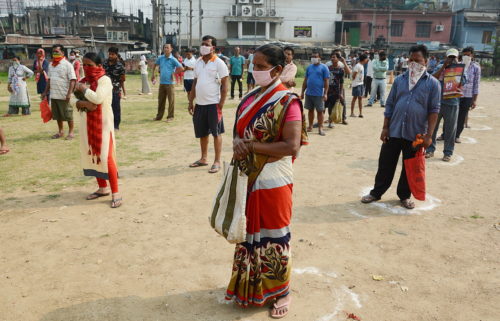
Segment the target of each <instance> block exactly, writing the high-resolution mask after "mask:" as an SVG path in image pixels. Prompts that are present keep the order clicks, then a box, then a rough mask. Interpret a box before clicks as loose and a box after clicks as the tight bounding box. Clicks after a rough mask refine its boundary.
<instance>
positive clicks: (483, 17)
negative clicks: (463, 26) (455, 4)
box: [464, 12, 498, 23]
mask: <svg viewBox="0 0 500 321" xmlns="http://www.w3.org/2000/svg"><path fill="white" fill-rule="evenodd" d="M464 17H465V20H467V21H468V22H485V23H496V22H497V21H498V13H494V12H464Z"/></svg>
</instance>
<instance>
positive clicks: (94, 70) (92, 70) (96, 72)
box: [83, 66, 106, 80]
mask: <svg viewBox="0 0 500 321" xmlns="http://www.w3.org/2000/svg"><path fill="white" fill-rule="evenodd" d="M83 71H84V72H85V77H86V78H87V79H88V80H92V79H98V78H100V77H101V76H103V75H104V74H105V73H106V72H105V71H104V68H102V67H98V66H83Z"/></svg>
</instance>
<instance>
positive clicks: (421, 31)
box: [415, 21, 432, 38]
mask: <svg viewBox="0 0 500 321" xmlns="http://www.w3.org/2000/svg"><path fill="white" fill-rule="evenodd" d="M431 27H432V22H430V21H417V30H416V33H415V37H417V38H429V37H430V36H431Z"/></svg>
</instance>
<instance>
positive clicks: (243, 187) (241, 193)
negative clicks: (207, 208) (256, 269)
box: [210, 160, 248, 244]
mask: <svg viewBox="0 0 500 321" xmlns="http://www.w3.org/2000/svg"><path fill="white" fill-rule="evenodd" d="M247 184H248V176H247V175H246V174H244V173H243V172H242V171H241V170H240V169H239V168H238V162H237V161H234V160H233V161H231V163H230V164H227V163H224V176H223V178H222V181H221V183H220V185H219V188H218V190H217V194H216V195H215V199H214V202H213V207H212V214H211V216H210V225H211V226H212V228H214V229H215V231H216V232H217V233H219V234H220V235H222V236H223V237H224V238H225V239H226V240H227V241H228V242H229V243H233V244H234V243H241V242H244V241H246V234H247V231H246V225H247V222H246V216H245V209H246V203H247Z"/></svg>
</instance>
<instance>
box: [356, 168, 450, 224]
mask: <svg viewBox="0 0 500 321" xmlns="http://www.w3.org/2000/svg"><path fill="white" fill-rule="evenodd" d="M443 163H444V162H443ZM371 190H372V187H365V188H364V189H363V190H362V191H361V196H363V195H367V194H369V193H370V191H371ZM441 203H442V202H441V200H440V199H438V198H436V197H434V196H432V195H430V194H429V193H427V194H425V201H423V202H422V201H415V208H414V209H412V210H407V209H406V208H404V207H402V206H400V205H396V206H394V205H392V204H389V203H384V202H383V201H378V202H373V203H370V204H368V205H371V206H374V207H378V208H380V209H383V210H385V211H388V212H390V213H391V214H394V215H412V214H420V211H430V210H432V209H434V208H436V207H438V206H439V205H441Z"/></svg>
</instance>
